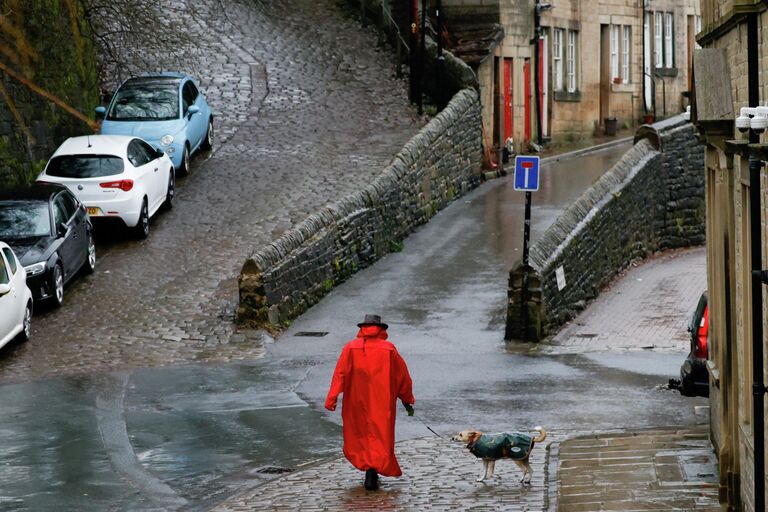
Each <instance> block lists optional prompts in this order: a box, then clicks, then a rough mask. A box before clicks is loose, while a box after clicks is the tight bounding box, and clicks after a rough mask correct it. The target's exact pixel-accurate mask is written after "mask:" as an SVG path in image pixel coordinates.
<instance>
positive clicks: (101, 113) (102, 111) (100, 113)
mask: <svg viewBox="0 0 768 512" xmlns="http://www.w3.org/2000/svg"><path fill="white" fill-rule="evenodd" d="M106 115H107V109H106V107H103V106H98V107H96V118H97V119H103V118H104V117H105V116H106Z"/></svg>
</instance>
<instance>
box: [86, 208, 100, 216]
mask: <svg viewBox="0 0 768 512" xmlns="http://www.w3.org/2000/svg"><path fill="white" fill-rule="evenodd" d="M100 213H101V209H100V208H95V207H93V206H89V207H88V215H99V214H100Z"/></svg>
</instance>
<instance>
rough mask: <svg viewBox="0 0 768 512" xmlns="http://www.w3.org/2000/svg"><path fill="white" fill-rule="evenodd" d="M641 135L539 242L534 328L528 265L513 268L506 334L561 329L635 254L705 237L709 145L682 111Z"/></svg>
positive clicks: (533, 263)
mask: <svg viewBox="0 0 768 512" xmlns="http://www.w3.org/2000/svg"><path fill="white" fill-rule="evenodd" d="M638 134H639V135H640V136H639V137H636V144H635V146H634V147H633V148H632V149H631V150H629V151H628V152H627V153H626V154H625V155H624V157H623V158H622V159H621V160H620V161H619V162H618V163H617V164H616V165H615V166H614V167H613V168H611V169H610V170H609V171H608V172H607V173H606V174H604V175H603V176H602V177H601V178H600V179H599V180H598V181H597V182H596V183H595V184H594V185H593V186H592V187H591V188H590V189H589V190H587V191H586V192H585V193H584V194H583V195H582V196H581V197H580V198H579V199H578V200H577V201H576V202H575V203H574V204H572V205H571V206H570V207H569V208H568V209H567V210H566V211H565V212H564V213H563V214H562V215H561V216H560V217H559V218H558V219H557V220H556V221H555V222H554V224H552V226H551V227H550V228H549V229H548V230H547V231H546V232H545V233H544V234H543V235H542V236H541V237H540V238H539V239H538V241H536V243H534V244H533V245H532V247H531V250H530V266H529V281H528V282H529V285H528V300H527V302H526V305H525V306H526V307H527V310H528V328H527V332H524V328H523V322H522V311H521V305H522V282H523V278H522V277H523V267H522V265H521V264H520V265H518V266H516V267H515V268H514V269H513V270H512V271H511V272H510V278H509V288H508V299H509V301H508V307H507V329H506V335H505V338H506V339H508V340H510V339H528V340H534V341H539V340H541V339H543V338H545V337H546V336H547V335H549V334H554V333H555V332H556V330H557V329H558V328H559V327H560V326H561V325H563V324H564V323H565V322H567V321H568V320H570V319H571V318H573V317H574V316H575V315H576V314H577V313H578V312H579V311H581V310H582V309H584V307H586V304H587V303H588V302H589V301H590V300H592V299H594V298H595V297H597V295H598V294H599V293H600V290H601V289H602V288H603V287H604V286H606V285H607V284H608V283H610V281H611V280H612V279H614V278H615V277H616V276H617V275H618V274H619V273H620V272H621V271H622V270H624V269H626V268H627V267H628V266H629V265H630V264H631V263H632V262H633V261H637V260H640V259H642V258H645V257H647V256H649V255H650V254H652V253H654V252H656V251H659V250H663V249H670V248H677V247H686V246H694V245H700V244H703V243H704V241H705V227H704V212H705V208H704V149H703V147H702V146H701V145H700V144H699V142H698V140H697V139H696V137H695V135H694V131H693V127H692V125H691V124H690V123H688V122H686V121H684V120H683V118H682V116H681V117H677V118H674V119H673V120H668V121H665V122H663V123H659V124H657V125H653V126H651V127H644V128H643V129H642V130H639V132H638ZM558 272H560V273H561V278H562V277H564V280H565V286H564V287H559V286H558V280H557V274H558ZM561 285H562V282H561Z"/></svg>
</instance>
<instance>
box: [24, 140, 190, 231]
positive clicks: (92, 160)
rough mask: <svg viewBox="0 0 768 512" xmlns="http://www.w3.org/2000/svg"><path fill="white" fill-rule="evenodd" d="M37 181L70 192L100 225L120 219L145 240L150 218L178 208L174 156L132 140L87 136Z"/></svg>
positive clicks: (64, 148)
mask: <svg viewBox="0 0 768 512" xmlns="http://www.w3.org/2000/svg"><path fill="white" fill-rule="evenodd" d="M37 181H39V182H46V183H60V184H62V185H64V186H66V187H67V188H68V189H69V190H70V191H71V192H72V193H73V194H74V195H75V197H77V199H78V200H79V201H80V202H81V203H83V204H84V205H85V207H86V208H87V209H88V215H89V216H90V217H91V219H92V220H93V221H94V224H95V223H98V222H101V221H103V220H107V219H120V220H122V221H123V223H124V224H125V225H126V226H128V227H129V228H134V229H135V230H136V233H137V235H138V236H139V237H141V238H146V237H147V235H149V218H150V217H152V216H153V215H154V214H155V213H156V212H157V211H158V210H159V209H160V207H161V206H163V204H165V205H166V206H167V207H169V208H170V207H171V206H172V205H173V197H174V194H175V182H176V178H175V172H174V168H173V164H172V163H171V160H170V159H169V158H168V155H166V154H165V153H163V152H162V151H157V150H156V149H154V148H153V147H152V146H151V145H149V144H148V143H147V142H145V141H143V140H142V139H139V138H136V137H131V136H127V135H86V136H82V137H72V138H69V139H67V140H66V141H64V143H63V144H62V145H61V146H59V149H57V150H56V152H55V153H54V154H53V156H52V157H51V159H50V160H49V161H48V165H46V166H45V170H43V172H42V173H40V175H39V176H38V177H37Z"/></svg>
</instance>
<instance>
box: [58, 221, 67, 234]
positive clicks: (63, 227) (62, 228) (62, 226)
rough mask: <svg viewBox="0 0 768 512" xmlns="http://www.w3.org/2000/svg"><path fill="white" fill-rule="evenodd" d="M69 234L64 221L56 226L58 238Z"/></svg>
mask: <svg viewBox="0 0 768 512" xmlns="http://www.w3.org/2000/svg"><path fill="white" fill-rule="evenodd" d="M65 236H67V226H66V225H65V224H64V223H63V222H62V223H60V224H59V225H57V226H56V238H64V237H65Z"/></svg>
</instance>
